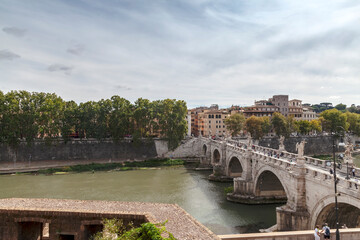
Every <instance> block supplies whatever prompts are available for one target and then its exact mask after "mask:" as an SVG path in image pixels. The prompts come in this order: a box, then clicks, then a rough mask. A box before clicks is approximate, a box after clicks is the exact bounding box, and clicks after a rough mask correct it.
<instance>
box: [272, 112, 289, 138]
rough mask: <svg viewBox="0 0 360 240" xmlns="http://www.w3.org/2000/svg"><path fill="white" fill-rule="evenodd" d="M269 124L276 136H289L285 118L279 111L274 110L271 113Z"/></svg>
mask: <svg viewBox="0 0 360 240" xmlns="http://www.w3.org/2000/svg"><path fill="white" fill-rule="evenodd" d="M271 124H272V126H273V128H274V130H275V133H276V134H277V135H278V136H285V137H288V136H289V131H288V123H287V120H286V118H285V117H284V116H283V115H282V114H281V113H278V112H275V113H274V114H273V116H272V119H271Z"/></svg>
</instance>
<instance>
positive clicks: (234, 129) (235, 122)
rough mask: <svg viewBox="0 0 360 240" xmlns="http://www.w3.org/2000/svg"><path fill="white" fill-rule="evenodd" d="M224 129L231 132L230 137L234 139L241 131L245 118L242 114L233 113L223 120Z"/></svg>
mask: <svg viewBox="0 0 360 240" xmlns="http://www.w3.org/2000/svg"><path fill="white" fill-rule="evenodd" d="M224 123H225V125H226V128H227V129H228V130H229V131H230V132H231V136H233V137H235V136H236V135H238V134H239V133H240V131H241V130H242V129H243V126H244V123H245V117H244V115H243V114H240V113H235V114H233V115H231V116H230V117H228V118H226V119H225V120H224Z"/></svg>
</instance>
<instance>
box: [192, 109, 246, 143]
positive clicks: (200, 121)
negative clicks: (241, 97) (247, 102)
mask: <svg viewBox="0 0 360 240" xmlns="http://www.w3.org/2000/svg"><path fill="white" fill-rule="evenodd" d="M238 111H240V110H239V109H238V110H236V109H234V110H233V112H234V113H236V112H238ZM189 112H190V115H191V135H192V136H199V134H201V135H202V136H204V137H208V136H219V137H223V136H225V135H226V134H227V133H228V131H227V129H226V126H225V123H224V120H225V119H226V118H227V117H228V116H230V113H231V111H230V110H229V109H219V106H218V105H217V104H212V105H211V106H210V107H198V108H194V109H191V110H189Z"/></svg>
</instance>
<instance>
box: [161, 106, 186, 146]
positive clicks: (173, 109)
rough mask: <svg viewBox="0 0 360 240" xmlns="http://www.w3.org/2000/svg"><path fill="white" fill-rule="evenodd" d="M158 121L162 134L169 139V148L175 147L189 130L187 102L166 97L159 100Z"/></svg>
mask: <svg viewBox="0 0 360 240" xmlns="http://www.w3.org/2000/svg"><path fill="white" fill-rule="evenodd" d="M158 103H159V105H158V111H157V116H156V118H157V121H158V123H159V128H160V132H161V134H162V135H163V136H164V137H165V138H166V139H167V140H168V142H169V148H170V149H175V148H176V147H177V146H178V145H179V143H180V141H181V140H182V139H183V138H184V137H185V135H186V131H187V122H186V119H185V118H186V113H187V107H186V103H185V102H184V101H182V100H178V101H176V100H175V99H165V100H161V101H159V102H158Z"/></svg>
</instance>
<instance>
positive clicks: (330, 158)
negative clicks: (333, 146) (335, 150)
mask: <svg viewBox="0 0 360 240" xmlns="http://www.w3.org/2000/svg"><path fill="white" fill-rule="evenodd" d="M312 157H313V158H318V159H321V160H332V159H333V157H332V155H314V156H312Z"/></svg>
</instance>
